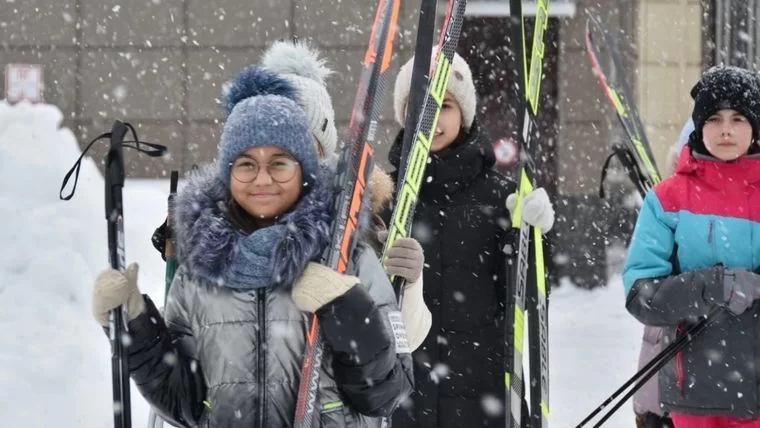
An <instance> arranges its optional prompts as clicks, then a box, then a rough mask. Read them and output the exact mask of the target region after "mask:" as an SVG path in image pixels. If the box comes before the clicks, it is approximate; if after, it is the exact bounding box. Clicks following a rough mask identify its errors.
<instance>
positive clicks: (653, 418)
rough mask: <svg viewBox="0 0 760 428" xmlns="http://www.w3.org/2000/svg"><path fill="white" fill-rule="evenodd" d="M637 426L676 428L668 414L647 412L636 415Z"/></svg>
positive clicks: (637, 427) (642, 427) (639, 427)
mask: <svg viewBox="0 0 760 428" xmlns="http://www.w3.org/2000/svg"><path fill="white" fill-rule="evenodd" d="M636 428H674V426H673V421H672V420H671V419H670V418H669V417H668V416H660V415H657V414H655V413H652V412H646V413H644V414H643V415H636Z"/></svg>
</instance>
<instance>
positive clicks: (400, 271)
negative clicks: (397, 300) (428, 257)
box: [377, 230, 425, 284]
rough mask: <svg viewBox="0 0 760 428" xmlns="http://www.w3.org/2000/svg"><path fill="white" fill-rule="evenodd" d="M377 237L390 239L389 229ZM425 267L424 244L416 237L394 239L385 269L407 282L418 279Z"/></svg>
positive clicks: (383, 241)
mask: <svg viewBox="0 0 760 428" xmlns="http://www.w3.org/2000/svg"><path fill="white" fill-rule="evenodd" d="M377 239H378V240H379V241H380V242H382V243H385V241H386V240H387V239H388V231H387V230H383V231H380V232H378V234H377ZM424 267H425V255H424V254H423V252H422V245H420V243H419V242H418V241H417V240H416V239H414V238H398V239H396V240H395V241H393V246H392V247H391V249H390V250H389V251H388V257H387V258H386V260H385V271H386V272H388V273H389V274H391V275H393V276H400V277H402V278H404V279H405V280H406V281H407V283H409V284H410V283H413V282H415V281H417V280H418V279H419V278H420V276H421V275H422V269H424Z"/></svg>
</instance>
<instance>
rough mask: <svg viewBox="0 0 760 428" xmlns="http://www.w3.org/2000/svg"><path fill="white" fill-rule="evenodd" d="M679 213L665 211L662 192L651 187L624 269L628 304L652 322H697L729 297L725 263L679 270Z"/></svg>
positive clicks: (662, 323)
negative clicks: (675, 261)
mask: <svg viewBox="0 0 760 428" xmlns="http://www.w3.org/2000/svg"><path fill="white" fill-rule="evenodd" d="M674 216H675V215H674V214H668V213H665V212H664V210H663V208H662V205H661V204H660V201H659V199H658V198H657V195H656V194H655V193H654V192H653V191H650V192H649V193H648V194H647V196H646V197H645V199H644V205H643V206H642V208H641V212H640V213H639V218H638V221H637V222H636V228H635V229H634V233H633V239H632V240H631V246H630V248H629V250H628V258H627V260H626V264H625V269H624V271H623V285H624V286H625V292H626V296H627V298H626V308H627V309H628V312H630V313H631V314H632V315H633V316H634V317H636V319H638V320H639V321H641V322H642V323H644V324H646V325H652V326H661V327H664V326H676V325H678V324H680V323H681V322H683V321H695V320H697V319H698V318H700V317H703V316H705V315H707V313H708V312H709V311H710V308H711V307H712V306H714V305H715V304H718V303H721V302H722V299H723V268H722V267H720V266H715V267H710V268H704V269H697V270H692V271H688V272H683V273H678V274H674V273H673V265H672V262H671V260H672V257H673V256H674V251H675V233H674V229H675V222H676V219H675V218H674Z"/></svg>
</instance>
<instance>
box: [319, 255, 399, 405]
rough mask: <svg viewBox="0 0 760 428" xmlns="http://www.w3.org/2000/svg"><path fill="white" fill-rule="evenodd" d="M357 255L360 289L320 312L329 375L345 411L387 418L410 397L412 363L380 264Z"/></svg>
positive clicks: (392, 295)
mask: <svg viewBox="0 0 760 428" xmlns="http://www.w3.org/2000/svg"><path fill="white" fill-rule="evenodd" d="M371 253H372V252H371V251H368V250H364V251H361V256H359V260H358V262H357V264H358V273H359V277H360V278H361V280H362V284H360V285H358V286H355V287H352V288H351V289H350V290H349V291H348V292H347V293H345V294H344V295H342V296H340V297H338V298H337V299H335V300H333V301H332V302H330V303H329V304H327V305H325V306H324V307H322V308H321V309H320V310H319V311H318V312H317V315H318V316H319V319H320V323H321V325H322V331H323V332H324V337H325V341H326V342H327V344H328V345H329V346H330V348H331V349H332V352H333V371H334V373H335V380H336V381H337V383H338V387H339V388H340V390H341V392H342V393H343V394H344V395H345V397H346V399H347V401H348V403H349V405H350V407H351V408H352V409H353V410H355V411H357V412H359V413H362V414H365V415H368V416H373V417H377V416H384V417H386V416H390V415H391V414H392V413H393V411H394V410H395V409H396V407H398V405H399V404H400V403H401V401H402V400H404V399H405V398H406V397H407V396H408V395H409V394H410V393H411V391H412V388H413V386H414V380H413V376H412V358H411V350H410V349H409V343H408V340H407V338H406V333H405V331H404V324H403V321H402V318H401V313H400V311H399V310H398V307H397V306H396V304H395V295H394V293H393V288H392V287H391V284H390V282H389V281H388V277H387V276H386V274H385V271H384V270H383V268H382V266H381V265H380V261H379V260H378V259H377V257H375V255H374V254H371Z"/></svg>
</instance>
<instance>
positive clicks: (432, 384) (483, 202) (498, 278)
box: [389, 123, 516, 428]
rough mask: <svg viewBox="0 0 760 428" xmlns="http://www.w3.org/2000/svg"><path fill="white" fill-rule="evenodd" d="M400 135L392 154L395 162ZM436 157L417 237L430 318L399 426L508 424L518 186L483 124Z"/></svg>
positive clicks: (426, 184) (396, 425)
mask: <svg viewBox="0 0 760 428" xmlns="http://www.w3.org/2000/svg"><path fill="white" fill-rule="evenodd" d="M402 132H403V131H402ZM401 138H402V134H399V136H398V137H397V138H396V140H395V142H394V145H393V147H392V148H391V152H390V154H389V160H390V162H391V163H392V164H393V165H394V166H396V167H397V168H398V164H399V157H400V146H401ZM431 158H432V162H431V163H429V164H428V166H427V168H426V172H425V175H426V179H425V180H423V185H422V189H421V191H420V195H419V203H418V205H417V207H416V209H415V214H414V226H413V232H412V235H413V237H414V238H416V239H417V240H418V241H419V242H420V244H422V247H423V249H424V252H425V270H424V274H423V275H424V277H423V279H424V280H423V283H424V284H425V285H424V298H425V302H426V303H427V306H428V307H429V308H430V311H431V312H432V315H433V324H432V328H431V329H430V333H429V335H428V337H427V338H426V339H425V342H424V343H423V344H422V346H420V348H419V349H417V351H415V352H414V353H413V358H414V377H415V392H414V393H413V394H412V395H411V397H410V400H411V402H412V403H411V406H407V405H402V406H401V407H400V408H399V409H398V410H397V411H396V413H395V414H394V418H393V427H394V428H405V427H464V426H467V427H484V426H486V427H504V426H505V420H504V412H503V404H502V403H504V392H505V386H504V362H503V361H504V343H505V337H504V336H505V333H504V308H505V306H506V298H507V296H508V295H509V296H511V294H512V293H511V292H510V293H508V292H507V284H508V280H510V279H511V277H512V275H511V274H510V273H509V268H508V265H509V264H508V263H507V259H506V256H505V254H504V253H503V251H502V250H503V248H504V246H505V245H507V244H512V243H513V240H514V236H516V234H515V233H514V232H513V229H512V228H511V224H510V217H509V211H508V210H507V209H506V206H505V200H506V198H507V196H508V195H509V194H510V193H512V192H514V191H515V188H516V185H515V184H514V183H513V182H511V181H508V180H507V179H506V178H504V177H503V176H501V175H500V174H498V173H497V172H495V171H493V170H492V167H493V165H494V163H495V158H494V155H493V148H492V145H491V142H490V139H489V137H488V135H487V133H486V131H485V129H483V128H481V127H480V126H478V124H477V123H475V124H473V127H472V128H471V130H470V132H469V133H467V132H464V131H463V132H462V133H461V134H460V136H459V137H458V139H457V141H455V142H454V143H453V144H452V145H451V146H449V147H448V148H446V149H444V150H443V151H441V152H438V153H437V154H434V155H432V156H431ZM509 343H511V341H510V342H509ZM490 403H495V406H490V405H489V404H490ZM499 406H501V407H502V409H500V408H499Z"/></svg>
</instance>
